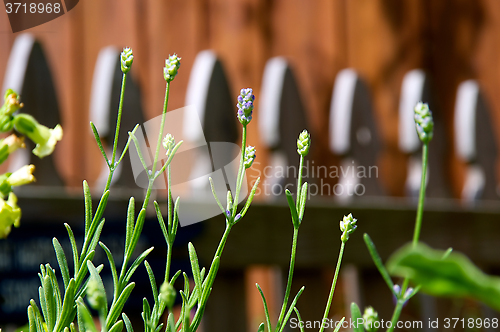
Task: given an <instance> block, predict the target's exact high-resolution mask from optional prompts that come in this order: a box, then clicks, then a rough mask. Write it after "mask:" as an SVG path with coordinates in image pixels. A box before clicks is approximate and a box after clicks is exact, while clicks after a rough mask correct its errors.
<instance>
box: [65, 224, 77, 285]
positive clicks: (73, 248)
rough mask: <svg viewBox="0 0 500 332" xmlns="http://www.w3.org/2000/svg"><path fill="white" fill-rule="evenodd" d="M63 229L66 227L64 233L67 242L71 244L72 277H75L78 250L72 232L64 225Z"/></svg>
mask: <svg viewBox="0 0 500 332" xmlns="http://www.w3.org/2000/svg"><path fill="white" fill-rule="evenodd" d="M64 227H66V231H67V232H68V237H69V242H70V243H71V251H73V268H74V271H73V273H74V276H75V277H76V272H77V271H78V266H79V265H78V248H77V247H76V240H75V235H74V234H73V230H72V229H71V227H70V226H69V225H68V224H66V223H64Z"/></svg>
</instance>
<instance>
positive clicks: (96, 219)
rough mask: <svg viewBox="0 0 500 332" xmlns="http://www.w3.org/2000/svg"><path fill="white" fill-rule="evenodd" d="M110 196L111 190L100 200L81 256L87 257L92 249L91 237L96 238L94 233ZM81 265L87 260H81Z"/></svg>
mask: <svg viewBox="0 0 500 332" xmlns="http://www.w3.org/2000/svg"><path fill="white" fill-rule="evenodd" d="M108 197H109V190H107V191H106V192H105V193H104V194H103V195H102V197H101V200H100V202H99V205H98V207H97V210H96V213H95V215H94V218H93V219H92V222H91V224H90V226H89V228H88V231H87V232H86V235H85V239H84V242H83V247H82V252H81V257H85V256H87V255H88V252H89V251H91V250H92V249H89V244H90V242H91V239H93V238H94V233H95V231H96V228H97V227H98V225H99V221H100V220H101V216H102V214H103V213H104V209H105V208H106V205H107V203H108ZM96 245H97V242H96ZM80 264H81V265H80V267H82V266H83V264H85V262H82V261H80Z"/></svg>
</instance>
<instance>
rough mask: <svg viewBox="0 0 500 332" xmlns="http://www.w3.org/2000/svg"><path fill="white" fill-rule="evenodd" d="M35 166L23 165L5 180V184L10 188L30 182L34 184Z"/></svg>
mask: <svg viewBox="0 0 500 332" xmlns="http://www.w3.org/2000/svg"><path fill="white" fill-rule="evenodd" d="M34 171H35V165H24V166H23V167H21V168H20V169H18V170H17V171H15V172H14V173H12V174H11V175H10V176H9V177H8V178H7V183H8V184H9V185H11V186H22V185H25V184H28V183H31V182H35V181H36V179H35V176H34V175H33V172H34Z"/></svg>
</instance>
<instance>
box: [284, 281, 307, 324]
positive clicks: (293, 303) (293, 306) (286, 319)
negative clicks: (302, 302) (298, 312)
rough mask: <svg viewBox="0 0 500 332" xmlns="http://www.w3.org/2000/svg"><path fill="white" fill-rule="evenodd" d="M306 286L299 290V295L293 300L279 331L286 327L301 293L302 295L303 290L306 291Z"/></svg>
mask: <svg viewBox="0 0 500 332" xmlns="http://www.w3.org/2000/svg"><path fill="white" fill-rule="evenodd" d="M304 289H305V286H302V288H301V289H300V290H299V291H298V293H297V295H295V298H294V299H293V301H292V304H291V305H290V308H289V309H288V312H287V313H286V316H285V319H284V320H283V324H281V325H280V329H279V332H281V331H283V329H284V328H285V325H286V323H287V322H288V319H290V316H291V315H292V312H293V308H295V306H296V305H297V301H298V300H299V297H300V295H302V292H303V291H304Z"/></svg>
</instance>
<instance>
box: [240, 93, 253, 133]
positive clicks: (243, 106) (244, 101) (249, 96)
mask: <svg viewBox="0 0 500 332" xmlns="http://www.w3.org/2000/svg"><path fill="white" fill-rule="evenodd" d="M254 100H255V96H254V95H253V90H252V89H251V88H248V89H241V91H240V95H239V96H238V104H236V106H237V107H238V120H240V122H241V123H242V124H243V125H244V126H246V125H247V124H248V123H249V122H250V121H252V111H253V101H254Z"/></svg>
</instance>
